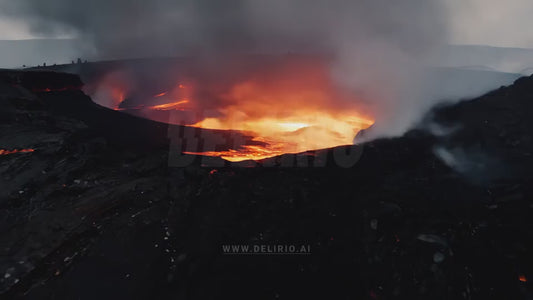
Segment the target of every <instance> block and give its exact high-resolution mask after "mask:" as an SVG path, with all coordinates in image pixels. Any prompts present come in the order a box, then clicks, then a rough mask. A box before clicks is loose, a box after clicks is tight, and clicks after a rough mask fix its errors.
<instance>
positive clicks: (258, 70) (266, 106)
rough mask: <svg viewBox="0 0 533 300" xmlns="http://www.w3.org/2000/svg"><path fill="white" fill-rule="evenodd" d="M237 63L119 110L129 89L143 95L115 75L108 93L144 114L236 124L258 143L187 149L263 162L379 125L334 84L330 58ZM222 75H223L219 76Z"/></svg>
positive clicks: (199, 123)
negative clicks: (216, 149) (223, 148)
mask: <svg viewBox="0 0 533 300" xmlns="http://www.w3.org/2000/svg"><path fill="white" fill-rule="evenodd" d="M238 66H239V64H237V67H235V68H233V65H231V64H230V65H228V66H226V67H227V68H226V69H224V68H222V69H221V70H223V71H224V72H222V73H216V76H205V77H202V75H196V77H194V76H193V77H192V78H190V79H189V78H188V79H187V80H186V81H183V80H182V79H179V80H180V82H179V83H176V82H175V81H174V83H171V84H174V86H168V87H165V90H166V91H164V92H161V91H162V90H163V89H159V88H158V90H154V91H146V93H147V95H148V96H146V99H147V100H146V101H147V102H143V103H142V104H136V105H137V106H135V107H128V108H120V109H119V105H120V103H122V102H123V101H124V99H125V95H127V96H128V99H129V98H130V96H132V99H139V97H140V96H139V95H136V94H135V92H134V91H132V89H131V88H130V89H128V85H126V84H121V81H119V80H116V79H114V80H113V81H110V82H111V84H109V85H110V86H111V87H112V88H111V89H110V91H107V93H108V94H107V95H109V94H111V97H108V98H111V99H112V101H108V103H109V102H112V103H111V105H112V106H111V107H112V108H114V109H116V110H129V111H130V112H132V113H134V112H133V111H132V110H138V111H137V112H136V113H137V114H138V115H141V116H143V117H146V118H151V119H154V120H157V121H163V122H168V123H172V124H179V125H187V126H192V127H199V128H205V129H217V130H236V131H241V132H244V133H245V134H246V136H251V137H252V142H254V143H250V142H248V143H245V145H243V144H242V143H241V144H238V145H235V146H234V147H229V149H228V150H225V151H208V150H203V152H185V153H188V154H196V155H206V156H216V157H221V158H223V159H225V160H228V161H243V160H261V159H264V158H269V157H273V156H278V155H281V154H287V153H302V152H306V151H311V150H318V149H325V148H332V147H337V146H343V145H351V144H353V139H354V137H355V136H356V135H357V133H358V132H359V131H360V130H362V129H366V128H368V127H370V126H371V125H372V124H373V123H374V119H373V117H372V116H371V114H370V113H368V111H367V110H366V109H365V106H364V104H363V102H362V101H359V100H360V99H357V96H354V93H353V92H352V91H347V90H345V89H343V88H342V87H339V86H338V85H336V84H335V82H334V81H333V80H332V78H331V74H330V70H331V69H330V65H329V63H328V62H327V61H326V60H324V59H316V58H299V57H292V56H289V57H286V58H281V59H279V60H275V61H270V60H269V61H268V62H266V63H262V64H261V63H258V64H257V65H256V64H252V66H251V67H245V68H243V69H239V67H238ZM226 71H227V72H226ZM217 72H218V69H217ZM200 74H203V73H200ZM220 74H224V76H222V78H220V77H221V76H220ZM210 75H212V74H210ZM108 81H109V80H108ZM184 82H185V83H186V84H184ZM125 91H127V92H126V93H125ZM143 92H144V91H143ZM130 94H132V95H130ZM136 96H137V98H135V97H136ZM142 97H145V96H142ZM100 102H102V103H103V102H105V101H100ZM165 102H166V103H165ZM135 103H139V102H138V101H136V102H135ZM161 111H168V112H169V113H175V115H176V117H175V118H174V117H172V118H170V117H168V119H166V118H167V116H166V115H165V114H162V113H161ZM162 116H163V117H162ZM161 118H164V119H161ZM170 120H172V121H170ZM252 144H253V145H252ZM227 148H228V147H227V145H226V149H227ZM198 151H202V149H199V150H198Z"/></svg>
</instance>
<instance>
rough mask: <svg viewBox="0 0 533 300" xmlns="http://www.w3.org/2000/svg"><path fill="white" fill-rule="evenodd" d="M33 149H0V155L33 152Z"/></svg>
mask: <svg viewBox="0 0 533 300" xmlns="http://www.w3.org/2000/svg"><path fill="white" fill-rule="evenodd" d="M34 151H35V149H21V150H17V149H15V150H5V149H0V155H9V154H15V153H31V152H34Z"/></svg>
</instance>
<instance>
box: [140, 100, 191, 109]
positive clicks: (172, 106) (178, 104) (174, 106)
mask: <svg viewBox="0 0 533 300" xmlns="http://www.w3.org/2000/svg"><path fill="white" fill-rule="evenodd" d="M187 103H189V100H187V99H184V100H180V101H176V102H171V103H165V104H159V105H154V106H150V107H149V108H150V109H155V110H179V109H183V107H182V106H183V104H187Z"/></svg>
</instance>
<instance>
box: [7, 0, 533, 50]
mask: <svg viewBox="0 0 533 300" xmlns="http://www.w3.org/2000/svg"><path fill="white" fill-rule="evenodd" d="M13 1H15V2H16V0H0V4H2V2H13ZM45 2H46V1H45ZM443 3H445V5H446V6H447V7H448V9H449V11H450V14H449V18H450V20H449V21H450V22H449V23H448V26H449V31H450V42H451V43H453V44H478V45H479V44H482V45H493V46H504V47H524V48H533V34H532V32H533V26H532V25H533V18H532V16H533V1H531V0H505V1H501V0H443ZM75 36H76V33H75V30H72V29H70V28H64V32H56V33H54V34H48V35H47V34H44V35H43V34H42V33H40V34H35V33H34V32H32V31H31V30H30V25H29V24H28V23H27V22H26V21H25V19H24V18H17V17H8V16H5V15H4V16H0V39H2V40H12V39H15V40H16V39H31V38H69V37H75Z"/></svg>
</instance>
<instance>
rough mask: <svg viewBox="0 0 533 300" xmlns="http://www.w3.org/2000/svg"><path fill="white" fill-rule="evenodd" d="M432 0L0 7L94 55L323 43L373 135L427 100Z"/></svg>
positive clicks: (403, 123) (441, 28)
mask: <svg viewBox="0 0 533 300" xmlns="http://www.w3.org/2000/svg"><path fill="white" fill-rule="evenodd" d="M442 2H443V1H439V0H403V1H390V0H357V1H353V0H352V1H348V0H271V1H264V0H225V1H215V0H181V1H176V0H134V1H132V0H112V1H110V0H91V1H72V0H47V1H42V0H19V1H8V0H0V11H2V12H3V13H4V14H9V15H10V16H17V17H20V18H25V19H26V20H28V21H29V23H30V25H31V28H32V30H33V32H34V33H35V34H40V35H50V34H56V33H62V32H65V31H68V32H72V31H75V32H77V33H78V36H79V39H80V40H81V41H86V42H87V43H88V44H90V45H91V46H94V47H95V49H96V51H97V54H96V56H95V57H94V58H95V59H110V58H131V57H150V56H176V55H184V54H190V53H194V54H195V55H198V53H202V54H204V55H206V56H212V55H215V54H217V55H223V54H227V53H231V54H233V53H250V52H253V53H258V52H259V53H287V52H288V51H291V52H320V53H328V54H329V55H331V56H332V57H333V59H334V63H333V66H332V70H331V74H332V76H333V77H334V79H335V81H336V82H337V83H338V84H339V85H341V86H342V87H343V88H345V89H348V90H350V91H351V92H352V93H353V94H354V95H356V98H357V99H359V100H361V102H362V103H364V105H366V106H368V107H370V110H371V111H373V112H374V114H375V118H376V120H377V123H376V125H375V126H374V127H373V128H372V130H371V132H370V133H369V134H368V135H366V137H367V138H373V137H376V136H390V135H397V134H401V133H403V132H404V131H405V130H406V129H408V128H409V127H410V126H411V125H413V124H414V123H415V122H416V121H417V119H418V118H419V117H420V116H421V115H422V113H423V112H425V111H426V110H427V109H428V108H429V107H430V106H431V104H432V103H430V101H426V100H425V99H424V95H422V94H421V92H420V90H421V88H420V87H421V85H422V83H421V82H422V79H423V78H424V77H426V74H425V72H426V71H425V67H426V65H428V64H429V63H430V62H431V57H432V54H433V52H434V50H435V49H436V48H438V47H439V46H441V45H443V44H446V43H447V42H448V40H447V39H448V32H447V28H448V26H447V24H446V20H447V19H448V16H446V13H445V12H446V9H445V8H444V7H443V6H442V4H443V3H442ZM90 48H92V47H90ZM362 105H363V104H362Z"/></svg>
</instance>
